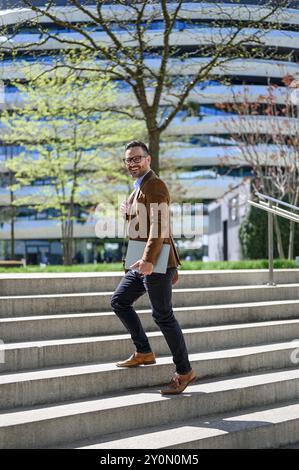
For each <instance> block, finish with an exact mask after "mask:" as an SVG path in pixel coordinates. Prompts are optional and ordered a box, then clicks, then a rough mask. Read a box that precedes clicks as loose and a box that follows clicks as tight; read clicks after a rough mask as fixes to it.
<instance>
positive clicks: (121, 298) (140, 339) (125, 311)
mask: <svg viewBox="0 0 299 470" xmlns="http://www.w3.org/2000/svg"><path fill="white" fill-rule="evenodd" d="M145 291H146V290H145V287H144V285H143V281H142V277H141V276H140V274H138V273H137V272H135V271H128V272H127V273H126V275H125V276H124V277H123V279H122V280H121V282H120V283H119V285H118V286H117V288H116V290H115V292H114V294H113V296H112V298H111V307H112V309H113V311H114V312H115V313H116V315H117V316H118V318H119V319H120V320H121V322H122V323H123V324H124V326H125V327H126V329H127V330H128V332H129V333H130V334H131V338H132V340H133V343H134V344H135V347H136V351H137V352H138V353H149V352H151V347H150V344H149V341H148V338H147V336H146V334H145V331H144V329H143V326H142V324H141V321H140V319H139V316H138V315H137V313H136V312H135V310H134V308H133V303H134V302H135V300H137V299H138V298H139V297H141V296H142V295H143V294H144V293H145Z"/></svg>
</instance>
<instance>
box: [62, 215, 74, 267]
mask: <svg viewBox="0 0 299 470" xmlns="http://www.w3.org/2000/svg"><path fill="white" fill-rule="evenodd" d="M61 231H62V240H61V243H62V249H63V264H64V266H71V265H72V264H73V238H74V222H73V220H69V219H68V218H67V219H66V220H63V221H62V222H61Z"/></svg>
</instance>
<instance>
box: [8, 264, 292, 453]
mask: <svg viewBox="0 0 299 470" xmlns="http://www.w3.org/2000/svg"><path fill="white" fill-rule="evenodd" d="M121 277H122V273H103V274H100V273H84V274H83V273H82V274H75V273H74V274H68V273H66V274H53V275H52V274H43V275H40V274H36V275H35V274H32V275H25V274H24V275H21V274H19V275H8V274H7V275H0V339H1V340H2V341H3V342H4V344H3V345H1V344H0V358H1V354H2V355H3V354H5V358H4V359H5V361H4V362H3V363H2V364H0V448H3V449H5V448H93V449H101V448H103V449H113V448H117V449H120V448H123V449H130V448H132V449H138V448H144V449H160V448H185V449H186V448H190V449H191V448H196V449H201V448H257V447H260V448H268V447H270V448H271V447H287V446H292V445H296V443H298V440H299V400H298V397H299V368H298V366H297V361H298V362H299V353H298V354H297V353H296V348H299V270H277V271H275V282H276V283H277V285H276V286H267V285H266V283H267V271H266V270H262V271H252V270H250V271H201V272H192V271H183V272H180V280H179V283H178V284H176V286H175V289H174V290H173V303H174V306H175V315H176V317H177V319H178V320H179V322H180V324H181V326H182V328H183V331H184V334H185V339H186V342H187V346H188V350H189V352H190V359H191V362H192V366H193V367H194V369H195V370H196V372H197V376H198V380H197V381H196V382H195V383H193V384H192V385H190V386H189V387H188V388H187V389H186V391H185V392H184V394H182V395H179V396H173V397H169V396H168V397H166V396H164V397H163V396H161V395H160V393H159V388H160V386H161V385H163V384H164V383H166V382H168V381H169V379H170V378H171V376H172V373H173V371H174V367H173V363H172V358H171V356H170V355H169V350H168V347H167V344H166V342H165V340H164V338H163V336H162V335H161V333H160V332H159V331H158V330H157V328H156V325H155V323H154V321H153V320H152V317H151V313H150V310H149V307H148V301H147V297H146V296H144V297H143V298H141V299H140V300H139V301H138V302H137V303H136V308H137V310H138V311H139V313H140V317H141V320H142V322H143V324H144V326H145V328H146V330H147V331H148V332H149V333H148V334H149V337H150V342H151V345H152V348H153V350H154V351H155V352H156V354H157V356H158V360H157V364H156V365H153V366H146V367H139V368H135V369H119V368H117V367H116V366H115V361H117V360H120V359H125V358H126V357H127V356H129V355H130V354H131V353H132V352H133V350H134V347H133V344H132V342H131V340H130V337H129V335H128V334H126V331H125V330H124V327H123V326H122V324H121V323H120V321H119V320H118V318H117V317H116V316H115V315H114V313H113V312H111V307H110V297H111V295H112V292H113V291H114V289H115V287H116V285H117V284H118V282H119V280H120V279H121ZM295 340H298V341H297V342H295ZM297 358H298V359H297Z"/></svg>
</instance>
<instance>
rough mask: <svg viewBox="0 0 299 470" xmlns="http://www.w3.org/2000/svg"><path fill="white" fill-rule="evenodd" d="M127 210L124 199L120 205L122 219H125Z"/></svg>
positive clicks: (126, 203)
mask: <svg viewBox="0 0 299 470" xmlns="http://www.w3.org/2000/svg"><path fill="white" fill-rule="evenodd" d="M128 211H129V203H128V202H127V201H126V200H125V201H122V203H121V205H120V213H121V215H122V217H123V218H124V219H126V215H127V213H128Z"/></svg>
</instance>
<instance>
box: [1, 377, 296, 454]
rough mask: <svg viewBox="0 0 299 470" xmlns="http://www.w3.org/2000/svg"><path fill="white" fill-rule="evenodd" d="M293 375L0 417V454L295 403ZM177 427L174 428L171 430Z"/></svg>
mask: <svg viewBox="0 0 299 470" xmlns="http://www.w3.org/2000/svg"><path fill="white" fill-rule="evenodd" d="M298 392H299V371H298V370H297V369H296V370H292V371H290V370H288V371H277V372H271V373H266V374H265V373H261V374H253V375H247V376H242V377H234V378H231V379H224V380H223V379H221V380H213V381H210V380H208V381H202V382H199V383H195V384H194V385H190V386H189V387H188V389H187V391H186V392H185V393H184V394H183V395H179V396H173V397H171V398H170V397H166V396H161V395H160V393H159V392H158V391H157V390H156V389H154V390H148V389H147V390H142V389H141V390H138V391H133V392H129V393H125V394H121V395H115V396H110V397H102V398H97V399H94V400H80V401H75V402H70V403H62V404H57V405H47V406H42V407H33V408H27V409H26V408H24V409H22V410H20V411H8V412H1V413H0V448H2V449H5V448H45V447H50V446H58V445H59V446H61V445H63V444H67V443H71V442H76V441H80V440H83V439H95V438H99V437H100V436H101V438H103V436H107V435H109V434H112V433H116V432H128V431H133V430H136V429H140V428H145V427H147V429H148V428H150V427H151V426H158V425H159V426H160V425H165V424H169V425H170V424H174V423H178V422H179V421H182V420H183V421H185V420H189V419H194V418H199V417H203V416H207V415H210V414H216V413H225V412H228V411H231V412H233V411H234V410H240V409H243V410H245V409H246V408H251V407H258V406H266V405H273V404H275V403H277V402H279V401H280V402H283V401H291V400H295V399H296V398H297V397H298ZM176 426H177V424H176Z"/></svg>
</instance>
